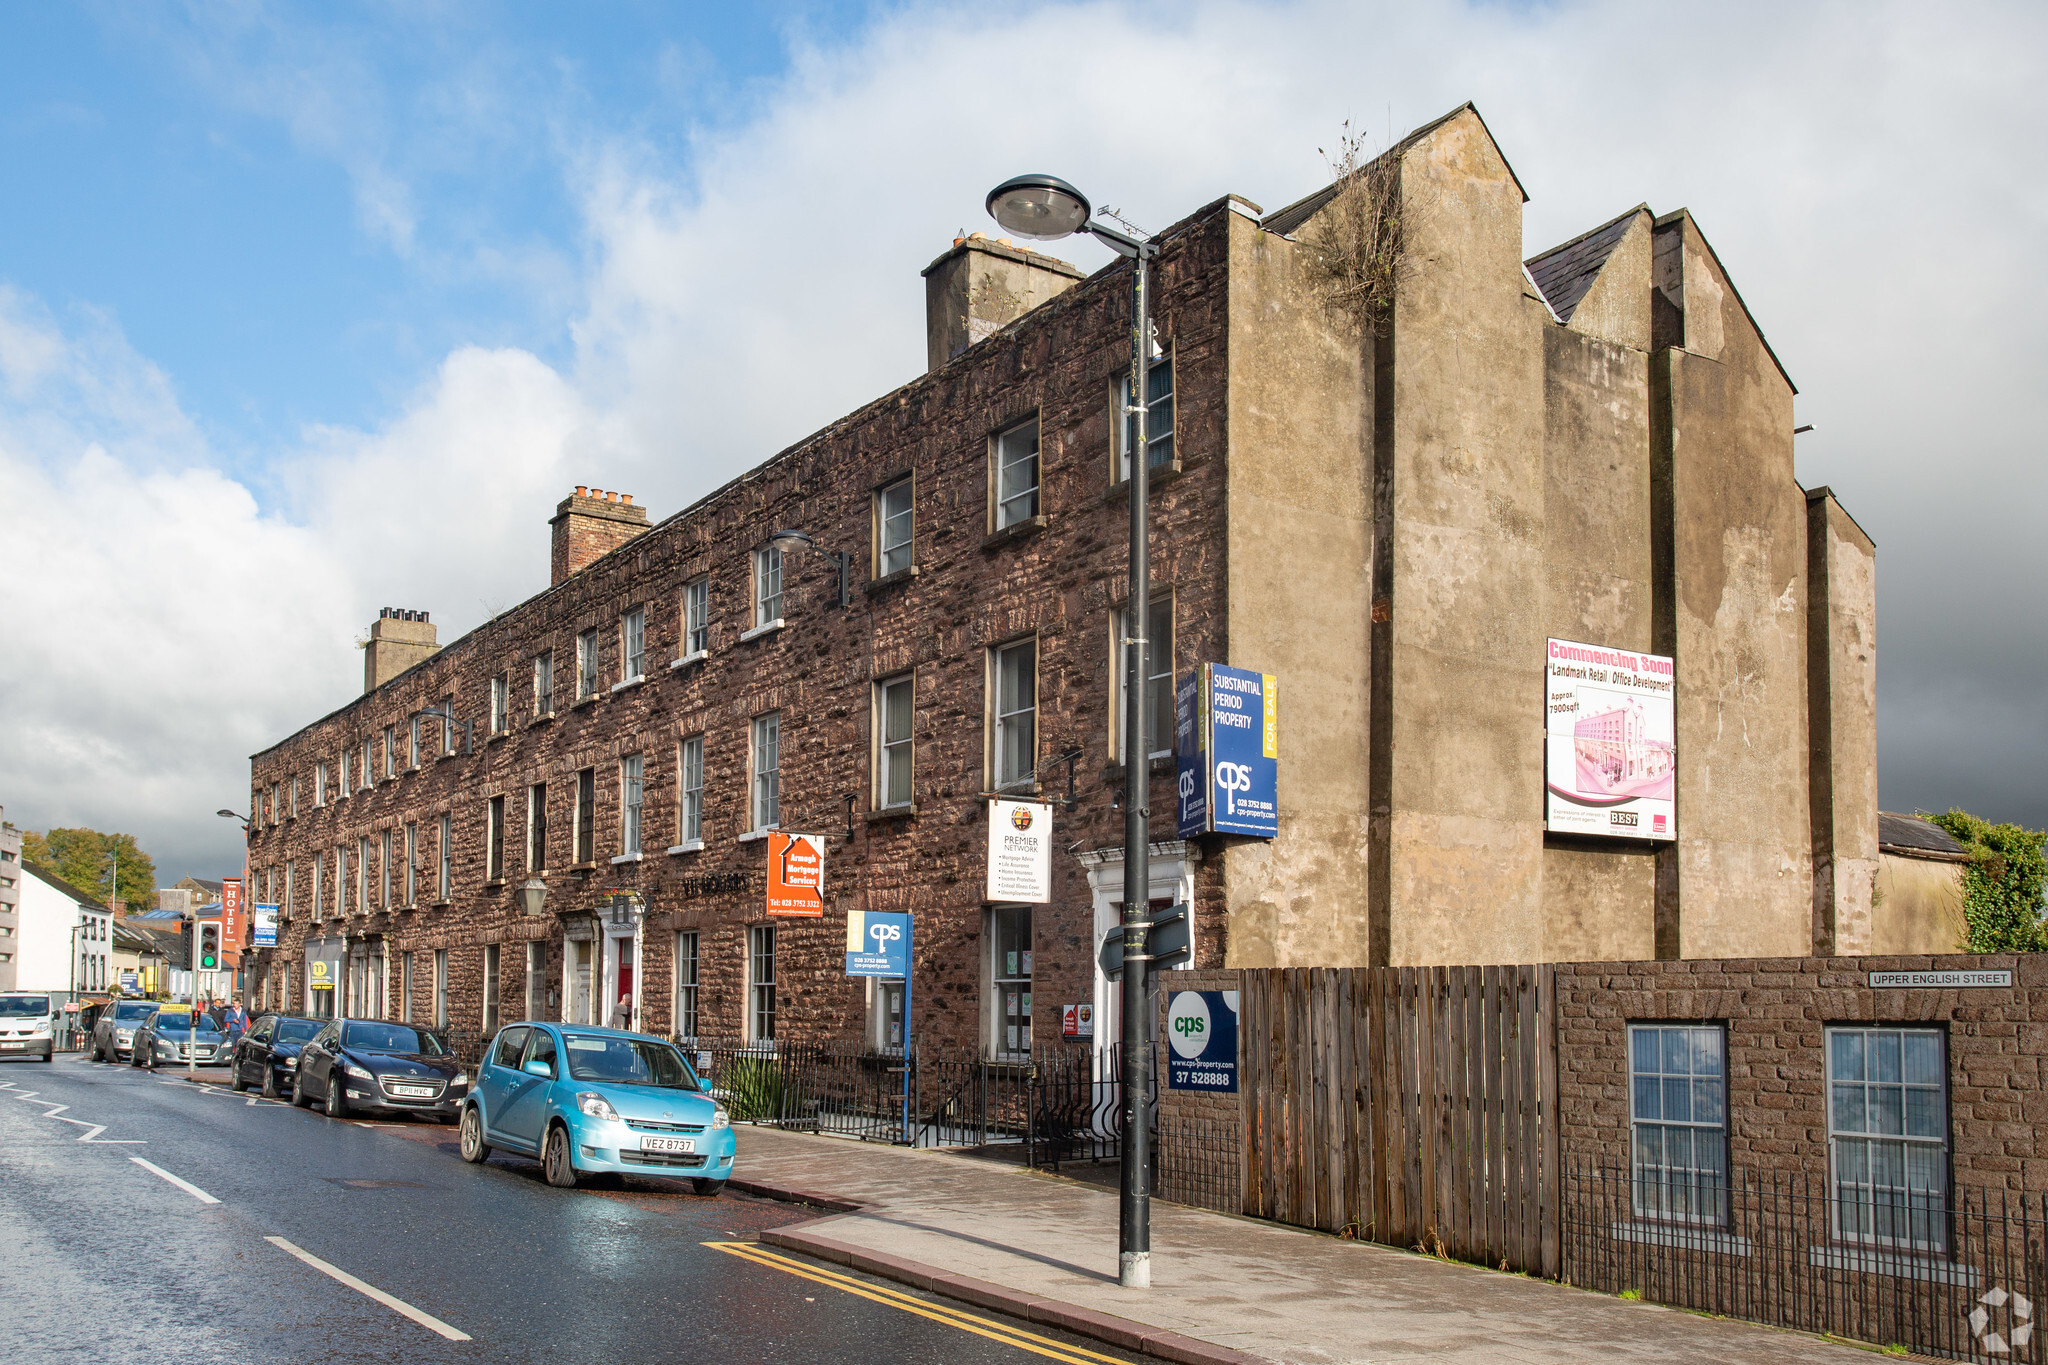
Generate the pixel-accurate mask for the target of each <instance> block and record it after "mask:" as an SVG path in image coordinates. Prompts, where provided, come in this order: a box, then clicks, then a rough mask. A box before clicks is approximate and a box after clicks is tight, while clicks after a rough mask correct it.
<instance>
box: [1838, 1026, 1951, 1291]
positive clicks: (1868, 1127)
mask: <svg viewBox="0 0 2048 1365" xmlns="http://www.w3.org/2000/svg"><path fill="white" fill-rule="evenodd" d="M1827 1037H1828V1164H1829V1168H1830V1171H1831V1173H1832V1176H1833V1181H1834V1222H1835V1228H1834V1231H1835V1235H1836V1236H1837V1237H1839V1238H1841V1239H1842V1240H1844V1241H1850V1242H1871V1243H1876V1244H1877V1245H1880V1246H1890V1247H1899V1248H1902V1249H1908V1250H1915V1251H1942V1250H1945V1249H1946V1248H1947V1245H1948V1094H1947V1090H1948V1084H1947V1082H1948V1068H1947V1066H1946V1064H1945V1058H1944V1056H1943V1047H1942V1035H1941V1032H1940V1030H1938V1029H1898V1028H1831V1029H1829V1030H1828V1031H1827Z"/></svg>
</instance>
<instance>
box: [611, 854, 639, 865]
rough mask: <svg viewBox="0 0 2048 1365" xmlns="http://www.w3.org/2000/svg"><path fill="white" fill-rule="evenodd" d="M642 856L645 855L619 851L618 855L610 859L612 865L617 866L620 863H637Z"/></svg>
mask: <svg viewBox="0 0 2048 1365" xmlns="http://www.w3.org/2000/svg"><path fill="white" fill-rule="evenodd" d="M644 856H646V855H644V854H640V853H621V854H620V855H619V856H618V857H616V858H614V859H612V866H613V867H617V866H618V865H619V864H620V863H637V862H639V861H640V859H641V858H643V857H644Z"/></svg>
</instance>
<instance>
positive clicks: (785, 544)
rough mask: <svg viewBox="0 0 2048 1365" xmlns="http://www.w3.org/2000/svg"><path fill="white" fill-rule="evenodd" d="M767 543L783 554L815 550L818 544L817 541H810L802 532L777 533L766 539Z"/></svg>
mask: <svg viewBox="0 0 2048 1365" xmlns="http://www.w3.org/2000/svg"><path fill="white" fill-rule="evenodd" d="M768 543H769V544H770V545H773V546H774V547H775V548H776V549H778V550H780V551H782V552H783V553H784V554H787V553H789V552H790V551H791V550H801V549H805V548H811V549H815V548H816V547H817V544H818V542H817V541H815V540H813V539H811V538H810V537H809V536H808V535H805V534H804V533H803V532H802V531H777V532H776V533H775V534H774V535H772V536H770V537H768Z"/></svg>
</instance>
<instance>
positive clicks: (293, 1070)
mask: <svg viewBox="0 0 2048 1365" xmlns="http://www.w3.org/2000/svg"><path fill="white" fill-rule="evenodd" d="M326 1024H327V1021H326V1020H324V1019H308V1018H306V1017H305V1016H304V1015H299V1014H259V1015H257V1016H256V1019H255V1022H253V1023H251V1024H250V1025H249V1031H248V1032H247V1033H245V1034H243V1035H242V1037H241V1040H240V1041H239V1042H237V1043H236V1044H235V1050H234V1053H233V1055H232V1056H231V1057H230V1058H229V1060H228V1066H229V1067H230V1068H231V1074H230V1076H229V1080H228V1084H229V1086H230V1087H231V1088H232V1089H235V1090H246V1089H248V1088H249V1087H250V1086H252V1085H253V1086H257V1087H259V1088H260V1089H261V1090H262V1091H263V1093H264V1095H265V1096H266V1097H268V1098H270V1099H273V1100H274V1099H279V1098H281V1097H283V1096H285V1095H288V1094H290V1093H291V1089H292V1082H293V1079H294V1078H295V1077H296V1076H297V1075H298V1066H299V1049H300V1048H302V1047H304V1046H305V1045H306V1044H307V1043H309V1042H311V1041H312V1039H313V1035H314V1034H316V1033H318V1032H319V1031H320V1030H321V1029H322V1028H324V1027H326Z"/></svg>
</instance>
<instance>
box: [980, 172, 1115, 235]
mask: <svg viewBox="0 0 2048 1365" xmlns="http://www.w3.org/2000/svg"><path fill="white" fill-rule="evenodd" d="M1091 212H1093V210H1092V209H1091V208H1090V206H1089V203H1088V196H1087V195H1085V194H1083V193H1081V191H1079V190H1077V189H1075V188H1074V187H1073V186H1072V185H1069V184H1068V183H1067V182H1066V181H1064V180H1062V179H1060V178H1059V177H1058V176H1056V175H1020V176H1016V177H1015V178H1013V179H1010V180H1005V181H1004V182H1003V183H1002V184H1000V185H998V186H996V187H995V188H994V189H992V190H990V191H989V192H988V213H989V217H991V218H993V219H995V220H996V222H998V223H1000V224H1002V226H1003V227H1004V229H1006V230H1007V231H1008V232H1009V233H1010V234H1011V235H1012V236H1015V237H1026V238H1029V239H1030V240H1032V241H1034V242H1056V241H1058V240H1059V239H1060V238H1062V237H1070V236H1072V235H1073V234H1074V233H1076V232H1079V231H1080V230H1081V229H1082V227H1083V226H1085V225H1086V224H1087V222H1088V215H1089V214H1090V213H1091Z"/></svg>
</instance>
